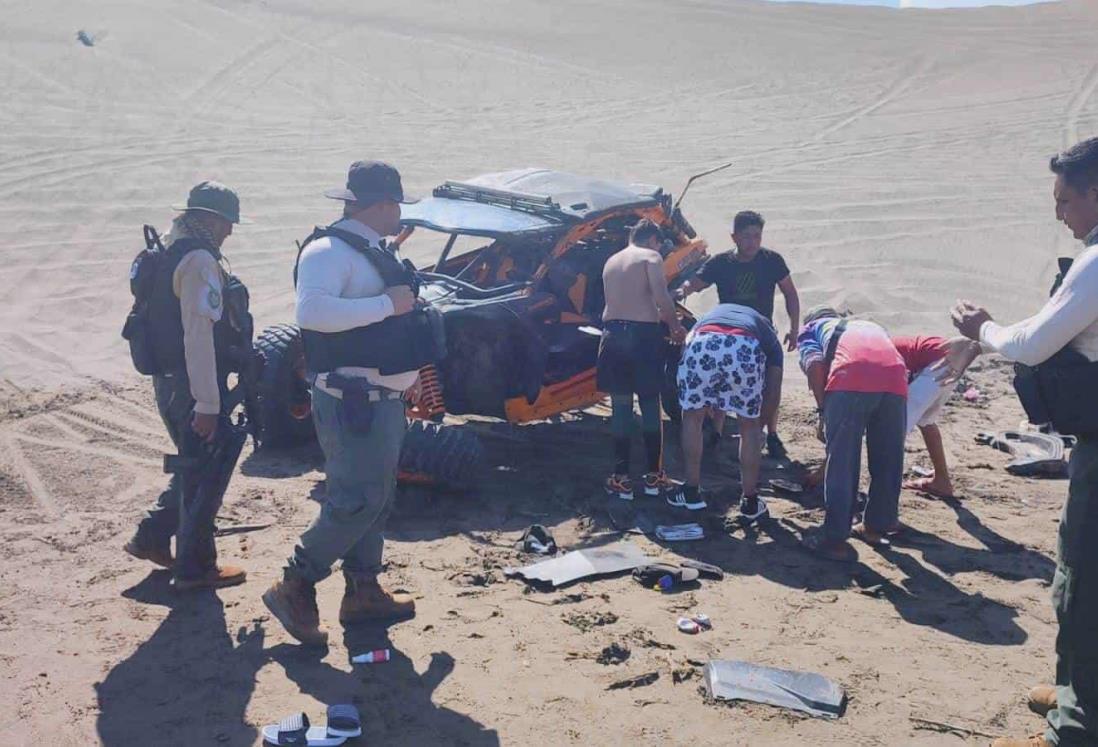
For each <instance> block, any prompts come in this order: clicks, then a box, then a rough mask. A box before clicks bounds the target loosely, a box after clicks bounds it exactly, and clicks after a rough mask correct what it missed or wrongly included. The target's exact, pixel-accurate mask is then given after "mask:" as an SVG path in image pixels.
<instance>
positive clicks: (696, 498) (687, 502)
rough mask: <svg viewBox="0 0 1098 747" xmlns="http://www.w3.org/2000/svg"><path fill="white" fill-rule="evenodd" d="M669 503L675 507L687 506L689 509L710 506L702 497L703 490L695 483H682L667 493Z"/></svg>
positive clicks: (693, 509) (696, 509)
mask: <svg viewBox="0 0 1098 747" xmlns="http://www.w3.org/2000/svg"><path fill="white" fill-rule="evenodd" d="M667 503H668V504H669V505H671V506H674V507H675V508H685V509H686V510H688V511H700V510H701V509H703V508H706V507H707V506H708V504H707V503H706V502H705V501H704V500H703V499H702V497H701V490H699V489H698V487H697V486H695V485H680V486H679V487H678V488H676V489H675V490H674V491H672V492H670V493H668V494H667Z"/></svg>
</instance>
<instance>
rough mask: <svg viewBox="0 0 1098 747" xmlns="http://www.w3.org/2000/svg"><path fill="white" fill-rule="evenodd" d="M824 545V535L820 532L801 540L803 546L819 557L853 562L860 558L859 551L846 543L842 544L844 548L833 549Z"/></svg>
mask: <svg viewBox="0 0 1098 747" xmlns="http://www.w3.org/2000/svg"><path fill="white" fill-rule="evenodd" d="M823 545H824V540H823V537H822V536H820V535H818V534H812V535H809V536H807V537H805V538H804V539H802V540H801V547H803V548H804V549H805V550H807V551H808V552H810V553H812V554H813V555H815V556H816V557H818V558H823V559H824V560H833V561H835V562H836V563H853V562H854V561H856V560H857V559H858V551H857V550H855V549H854V548H853V547H851V546H850V545H847V544H845V543H844V544H843V545H841V546H840V547H841V548H842V549H838V548H836V549H833V550H826V549H824V546H823Z"/></svg>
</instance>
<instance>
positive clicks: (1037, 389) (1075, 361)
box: [1014, 257, 1098, 439]
mask: <svg viewBox="0 0 1098 747" xmlns="http://www.w3.org/2000/svg"><path fill="white" fill-rule="evenodd" d="M1057 262H1058V266H1059V270H1060V272H1059V274H1057V275H1056V281H1055V282H1054V283H1053V285H1052V290H1051V292H1050V293H1049V295H1050V296H1052V295H1055V294H1056V291H1058V290H1059V289H1060V286H1061V285H1062V284H1063V282H1064V278H1065V277H1066V276H1067V274H1068V271H1069V270H1070V269H1071V266H1072V264H1073V261H1072V260H1071V259H1069V258H1067V257H1061V258H1060V259H1059V260H1058V261H1057ZM1014 391H1015V392H1016V393H1017V394H1018V399H1019V400H1020V401H1021V404H1022V409H1023V410H1025V411H1026V415H1027V416H1028V417H1029V420H1030V422H1031V423H1036V424H1039V425H1044V424H1046V423H1052V427H1053V428H1055V429H1056V431H1057V432H1058V433H1061V434H1063V435H1075V436H1081V437H1086V438H1091V439H1098V361H1091V360H1089V359H1088V358H1087V357H1086V356H1085V355H1083V354H1082V353H1080V352H1079V351H1077V350H1075V349H1074V348H1073V347H1071V344H1070V343H1069V344H1067V345H1065V346H1064V347H1063V348H1061V349H1060V350H1059V351H1057V352H1056V353H1054V354H1053V355H1052V356H1051V357H1050V358H1049V359H1048V360H1046V361H1044V362H1042V363H1039V364H1038V365H1036V366H1027V365H1024V364H1022V363H1015V364H1014Z"/></svg>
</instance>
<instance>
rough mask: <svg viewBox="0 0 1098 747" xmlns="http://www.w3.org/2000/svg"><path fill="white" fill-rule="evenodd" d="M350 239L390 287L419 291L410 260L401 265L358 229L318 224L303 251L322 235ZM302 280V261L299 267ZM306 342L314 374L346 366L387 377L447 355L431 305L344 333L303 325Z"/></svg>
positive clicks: (438, 315)
mask: <svg viewBox="0 0 1098 747" xmlns="http://www.w3.org/2000/svg"><path fill="white" fill-rule="evenodd" d="M325 236H328V237H333V238H337V239H340V240H341V241H345V242H346V243H347V244H348V245H350V246H351V247H352V248H353V249H354V250H355V251H357V252H359V253H360V254H362V255H363V256H365V257H366V259H368V260H369V261H370V264H372V265H373V266H374V269H376V270H377V272H378V274H379V275H381V279H382V281H383V282H384V283H385V286H386V287H390V286H394V285H407V286H408V287H410V288H411V289H412V292H413V293H418V291H419V281H418V278H417V277H416V274H415V268H413V267H412V266H411V263H402V262H401V261H400V260H399V259H397V258H396V256H394V255H393V254H391V253H389V252H388V251H386V250H384V249H381V248H379V247H376V246H371V245H370V243H369V242H368V241H367V240H366V239H364V238H363V237H361V236H359V235H358V234H356V233H352V232H350V231H344V230H342V229H339V228H334V227H331V226H329V227H327V228H320V227H318V228H317V229H316V230H315V231H313V233H312V234H311V235H310V236H309V238H307V239H305V241H304V242H303V243H302V244H301V249H300V251H298V253H297V261H298V263H300V262H301V252H303V251H305V247H307V246H308V245H309V243H310V242H312V241H315V240H316V239H319V238H322V237H325ZM294 284H295V285H296V284H297V264H295V265H294ZM301 337H302V340H303V342H304V344H305V366H306V368H308V370H309V371H311V372H313V373H326V372H330V371H334V370H335V369H337V368H340V367H343V366H349V367H356V368H376V369H378V371H379V372H380V373H381V374H382V375H384V376H388V375H391V374H399V373H405V372H408V371H418V370H419V369H421V368H423V367H424V366H426V365H428V364H431V363H437V362H438V361H439V360H441V359H442V358H443V357H444V356H445V354H446V337H445V333H444V332H443V327H442V314H441V313H439V311H438V310H437V309H433V308H431V307H422V306H419V307H416V308H415V309H413V310H412V311H410V312H409V313H407V314H401V315H400V316H390V317H388V318H387V319H383V320H381V321H380V322H376V323H374V324H367V325H366V326H363V327H355V328H353V329H348V330H344V331H343V332H318V331H316V330H312V329H302V330H301Z"/></svg>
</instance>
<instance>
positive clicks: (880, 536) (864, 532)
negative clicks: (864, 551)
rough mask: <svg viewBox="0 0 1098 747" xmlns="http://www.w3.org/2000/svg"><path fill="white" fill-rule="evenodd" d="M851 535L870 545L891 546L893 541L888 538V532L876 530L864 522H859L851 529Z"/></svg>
mask: <svg viewBox="0 0 1098 747" xmlns="http://www.w3.org/2000/svg"><path fill="white" fill-rule="evenodd" d="M850 536H851V537H857V538H858V539H860V540H861V541H862V542H864V543H866V544H867V545H869V546H870V547H889V546H891V545H892V542H891V541H890V540H889V539H888V533H887V532H874V531H873V530H872V529H869V528H868V527H866V526H865V525H864V524H858V525H857V526H855V527H852V528H851V530H850Z"/></svg>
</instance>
